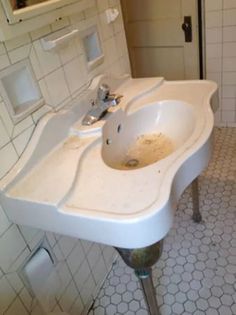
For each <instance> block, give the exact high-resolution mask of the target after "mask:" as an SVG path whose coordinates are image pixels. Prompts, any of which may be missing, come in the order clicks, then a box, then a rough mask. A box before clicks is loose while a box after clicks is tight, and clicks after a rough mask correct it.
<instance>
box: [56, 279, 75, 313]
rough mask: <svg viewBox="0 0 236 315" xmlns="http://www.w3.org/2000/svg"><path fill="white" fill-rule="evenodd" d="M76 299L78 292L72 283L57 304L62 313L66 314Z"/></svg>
mask: <svg viewBox="0 0 236 315" xmlns="http://www.w3.org/2000/svg"><path fill="white" fill-rule="evenodd" d="M77 297H78V291H77V288H76V286H75V284H74V282H73V281H71V282H70V284H69V285H68V287H67V288H66V290H65V292H64V293H63V296H62V297H61V299H60V301H59V304H60V306H61V308H62V310H63V311H64V312H68V311H69V310H70V308H71V307H72V305H73V304H74V303H75V301H76V299H77Z"/></svg>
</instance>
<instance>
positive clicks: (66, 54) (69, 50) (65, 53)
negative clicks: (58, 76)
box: [59, 40, 78, 65]
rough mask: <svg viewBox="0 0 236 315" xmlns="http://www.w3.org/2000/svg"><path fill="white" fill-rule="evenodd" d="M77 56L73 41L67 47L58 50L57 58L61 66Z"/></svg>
mask: <svg viewBox="0 0 236 315" xmlns="http://www.w3.org/2000/svg"><path fill="white" fill-rule="evenodd" d="M77 55H78V50H77V46H76V40H73V41H71V42H69V43H68V44H67V45H64V46H62V48H61V49H60V50H59V56H60V58H61V63H62V64H63V65H64V64H66V63H67V62H69V61H70V60H72V59H74V58H75V57H76V56H77Z"/></svg>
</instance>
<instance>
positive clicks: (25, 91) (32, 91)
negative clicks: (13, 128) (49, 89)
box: [0, 61, 44, 122]
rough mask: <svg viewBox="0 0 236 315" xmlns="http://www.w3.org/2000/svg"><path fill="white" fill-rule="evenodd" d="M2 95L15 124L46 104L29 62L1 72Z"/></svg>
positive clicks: (0, 91)
mask: <svg viewBox="0 0 236 315" xmlns="http://www.w3.org/2000/svg"><path fill="white" fill-rule="evenodd" d="M0 93H1V95H2V98H3V100H4V102H5V104H6V106H7V109H8V112H9V114H10V116H11V118H12V120H13V121H14V122H19V121H21V120H22V119H24V118H25V117H26V116H27V115H29V114H30V113H32V112H33V111H35V110H36V109H37V108H39V107H41V106H42V105H43V104H44V100H43V98H42V94H41V91H40V89H39V86H38V83H37V81H36V78H35V76H34V74H33V71H32V68H31V65H30V63H29V62H28V61H21V62H19V63H17V64H14V65H12V66H10V67H8V68H7V69H6V70H3V71H1V72H0Z"/></svg>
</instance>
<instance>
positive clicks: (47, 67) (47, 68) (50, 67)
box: [33, 40, 61, 75]
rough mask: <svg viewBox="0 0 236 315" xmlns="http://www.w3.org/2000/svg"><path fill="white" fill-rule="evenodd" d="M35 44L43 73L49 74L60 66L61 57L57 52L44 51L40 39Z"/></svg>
mask: <svg viewBox="0 0 236 315" xmlns="http://www.w3.org/2000/svg"><path fill="white" fill-rule="evenodd" d="M33 46H34V49H35V52H36V55H37V57H38V61H39V64H40V68H41V70H42V73H43V75H47V74H48V73H50V72H52V71H54V70H56V69H58V68H59V67H60V65H61V63H60V58H59V56H58V54H57V53H56V52H47V51H44V50H43V48H42V46H41V43H40V41H39V40H37V41H35V42H34V43H33Z"/></svg>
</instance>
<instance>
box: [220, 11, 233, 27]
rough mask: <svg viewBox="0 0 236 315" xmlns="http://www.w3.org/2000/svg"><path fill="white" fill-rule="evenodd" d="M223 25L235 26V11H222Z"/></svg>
mask: <svg viewBox="0 0 236 315" xmlns="http://www.w3.org/2000/svg"><path fill="white" fill-rule="evenodd" d="M223 25H224V26H229V25H236V9H230V10H224V11H223Z"/></svg>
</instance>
